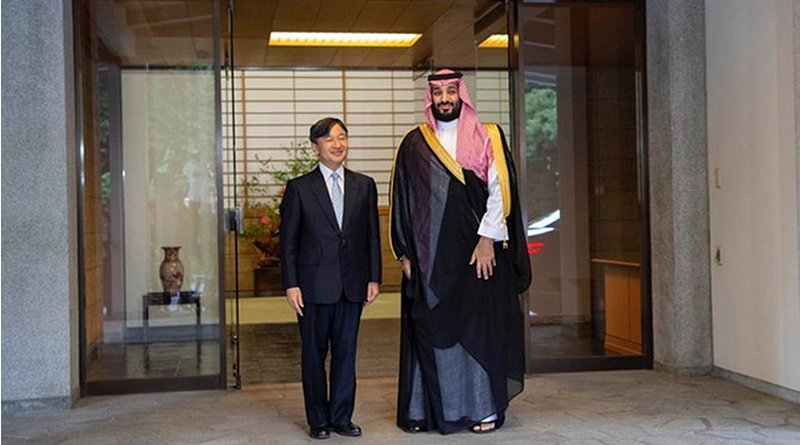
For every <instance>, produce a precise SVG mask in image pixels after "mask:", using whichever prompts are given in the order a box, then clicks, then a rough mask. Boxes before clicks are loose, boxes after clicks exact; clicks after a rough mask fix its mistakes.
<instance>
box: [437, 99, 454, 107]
mask: <svg viewBox="0 0 800 445" xmlns="http://www.w3.org/2000/svg"><path fill="white" fill-rule="evenodd" d="M442 105H450V106H451V107H454V106H455V105H456V103H455V102H453V101H449V100H448V101H445V102H439V103H438V104H436V106H437V107H441V106H442Z"/></svg>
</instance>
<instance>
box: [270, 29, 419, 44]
mask: <svg viewBox="0 0 800 445" xmlns="http://www.w3.org/2000/svg"><path fill="white" fill-rule="evenodd" d="M420 37H422V34H400V33H379V32H271V33H269V45H270V46H350V47H362V48H363V47H371V48H408V47H410V46H412V45H414V43H416V42H417V40H419V38H420Z"/></svg>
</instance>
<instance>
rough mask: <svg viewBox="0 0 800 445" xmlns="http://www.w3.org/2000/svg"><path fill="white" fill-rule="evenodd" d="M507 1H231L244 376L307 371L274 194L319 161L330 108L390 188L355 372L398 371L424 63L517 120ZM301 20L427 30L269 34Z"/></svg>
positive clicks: (233, 357) (497, 117)
mask: <svg viewBox="0 0 800 445" xmlns="http://www.w3.org/2000/svg"><path fill="white" fill-rule="evenodd" d="M507 8H508V4H506V3H505V2H497V1H472V0H470V1H463V0H461V1H449V0H448V1H444V0H439V1H413V0H407V1H352V0H340V1H321V0H320V1H305V2H290V1H270V2H263V1H258V2H253V1H247V0H236V1H235V2H234V9H233V10H234V16H233V19H232V21H231V23H232V30H233V38H232V40H231V41H232V47H231V49H229V56H230V54H233V60H234V62H233V63H232V64H231V65H232V67H233V69H232V70H231V80H230V81H229V82H225V81H223V110H224V111H223V121H224V122H225V125H224V126H223V136H224V138H223V140H224V144H223V145H224V149H225V158H224V159H225V160H224V165H225V166H226V187H225V192H226V207H229V206H231V207H236V208H238V209H241V210H240V211H238V210H237V212H236V213H238V214H241V216H242V224H241V230H239V231H238V232H236V233H234V232H231V233H228V234H227V235H226V246H228V247H227V254H226V266H228V267H226V269H227V270H228V271H229V273H228V275H227V276H226V288H227V289H229V290H232V289H238V292H230V293H229V298H228V304H227V308H228V309H227V314H228V317H227V318H228V320H230V321H231V323H230V324H229V326H228V330H229V336H230V337H231V338H233V339H234V342H233V343H232V344H231V347H230V349H229V351H230V354H229V356H228V357H229V362H230V363H232V364H234V366H236V363H239V365H238V366H239V368H237V371H240V374H239V375H238V376H236V375H234V376H233V380H232V384H233V385H236V379H239V381H240V382H241V384H245V385H246V384H254V383H264V382H298V381H300V340H299V332H298V328H297V322H296V320H295V318H294V315H293V312H292V311H291V310H290V308H289V306H288V305H287V304H286V301H285V298H284V296H283V291H282V288H281V286H280V282H279V280H280V276H279V267H278V266H279V261H278V260H277V259H276V258H275V255H274V253H275V250H276V247H277V246H276V244H275V243H274V242H273V239H274V238H275V237H276V236H275V230H274V229H275V227H274V224H275V222H276V219H275V217H276V216H277V215H276V213H275V208H276V207H277V205H278V203H279V197H280V194H281V191H282V186H283V184H284V183H285V180H286V179H287V177H291V176H297V175H298V174H300V173H301V172H305V171H308V169H310V168H314V167H316V163H315V162H314V160H313V159H311V162H310V164H307V163H306V161H307V160H308V159H307V154H308V152H307V151H306V150H307V149H308V144H309V141H308V128H309V126H310V125H311V124H312V123H313V122H315V121H316V120H318V119H320V118H323V117H326V116H337V117H341V118H342V119H343V120H344V121H345V122H346V123H347V125H348V128H349V130H350V131H349V136H350V150H349V159H348V161H347V167H348V168H350V169H353V170H355V171H359V172H361V173H365V174H367V175H369V176H371V177H373V178H374V179H375V181H376V183H377V185H378V193H379V203H378V204H379V213H380V220H381V241H382V244H383V246H382V250H383V265H384V272H383V284H382V286H381V296H380V297H379V298H378V300H377V301H376V302H375V303H373V305H371V306H370V307H368V308H366V309H365V311H364V315H363V317H362V322H361V326H360V332H359V334H360V335H359V349H358V376H359V377H361V378H364V377H389V378H394V377H396V376H397V372H398V354H399V330H400V323H399V314H400V295H399V286H400V273H401V272H400V268H399V263H397V262H396V261H395V260H394V258H392V256H391V253H390V252H391V251H390V248H389V244H388V201H389V192H388V188H389V180H390V174H391V168H392V160H393V156H394V151H395V149H396V147H397V145H398V144H399V143H400V141H401V140H402V138H403V136H404V135H405V134H406V133H407V132H408V131H409V130H411V129H412V128H413V127H414V126H416V125H417V124H418V123H419V122H421V121H422V103H423V101H422V99H423V97H424V93H425V88H426V86H427V81H426V76H427V75H428V74H430V72H431V70H433V69H438V68H440V67H449V68H454V69H458V70H461V71H463V72H464V73H465V77H466V78H467V82H468V84H469V86H470V90H471V94H472V96H473V99H474V101H475V103H476V106H477V108H478V111H479V112H480V113H481V117H482V119H484V120H485V121H487V122H498V123H500V124H501V125H502V126H503V127H505V128H510V125H511V107H510V102H509V97H510V94H509V87H510V85H509V64H508V60H509V58H508V49H507V40H503V39H502V38H501V39H500V40H499V43H494V44H492V45H489V44H484V41H487V40H489V37H490V36H493V35H494V36H495V39H497V36H501V37H502V36H505V35H507V21H508V9H507ZM290 30H291V31H297V32H300V31H306V32H315V31H328V32H356V31H358V32H369V31H372V32H375V31H379V32H391V31H397V32H403V33H416V34H420V36H419V37H418V40H416V41H415V42H414V43H413V44H412V45H410V46H408V47H402V46H387V47H358V46H347V44H343V43H340V44H338V45H337V46H329V47H324V46H314V45H313V44H308V46H278V45H276V44H274V42H272V43H271V42H270V37H271V32H272V31H290ZM317 45H319V43H318V44H317ZM234 156H235V159H234ZM284 174H286V175H284ZM234 188H235V189H236V191H235V192H234ZM231 196H236V198H237V202H236V203H235V205H234V203H233V202H232V199H230V197H231ZM237 267H238V271H234V269H237ZM237 308H238V309H237ZM237 353H238V355H237Z"/></svg>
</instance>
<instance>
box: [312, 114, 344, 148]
mask: <svg viewBox="0 0 800 445" xmlns="http://www.w3.org/2000/svg"><path fill="white" fill-rule="evenodd" d="M336 124H338V125H339V126H340V127H342V130H344V132H345V134H347V126H345V124H344V122H342V120H341V119H337V118H335V117H326V118H324V119H320V120H318V121H316V122H315V123H314V125H312V126H311V129H310V130H309V132H308V137H309V139H311V142H316V141H317V139H319V138H321V137H323V136H327V135H328V134H330V132H331V129H332V128H333V126H334V125H336Z"/></svg>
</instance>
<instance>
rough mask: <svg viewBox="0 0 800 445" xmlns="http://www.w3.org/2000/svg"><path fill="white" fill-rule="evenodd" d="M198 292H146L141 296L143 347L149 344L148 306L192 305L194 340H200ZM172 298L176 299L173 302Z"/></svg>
mask: <svg viewBox="0 0 800 445" xmlns="http://www.w3.org/2000/svg"><path fill="white" fill-rule="evenodd" d="M201 296H202V295H201V294H200V292H195V291H183V292H181V293H180V294H170V293H168V292H148V293H146V294H144V295H142V332H143V336H144V343H145V345H146V344H148V343H150V335H149V330H150V306H166V305H169V304H194V307H195V327H194V329H195V338H196V339H197V340H198V341H199V340H200V316H201V313H202V308H201V307H200V298H201ZM173 297H177V298H175V299H174V300H173Z"/></svg>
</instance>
